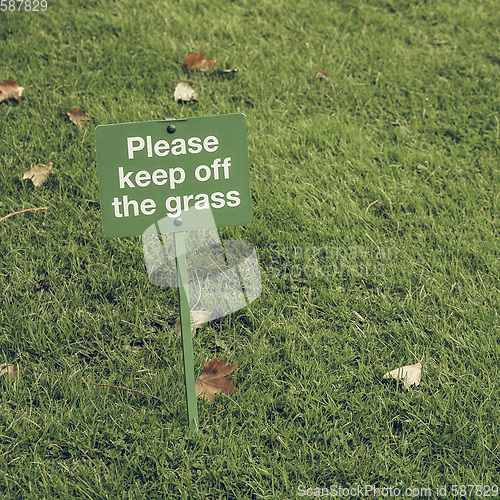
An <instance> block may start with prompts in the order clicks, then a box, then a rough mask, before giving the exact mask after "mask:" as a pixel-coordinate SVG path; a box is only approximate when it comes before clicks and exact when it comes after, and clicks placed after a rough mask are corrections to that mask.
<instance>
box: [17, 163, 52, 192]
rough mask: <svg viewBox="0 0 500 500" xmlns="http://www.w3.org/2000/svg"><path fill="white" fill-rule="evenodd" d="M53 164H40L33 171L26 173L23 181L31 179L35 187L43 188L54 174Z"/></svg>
mask: <svg viewBox="0 0 500 500" xmlns="http://www.w3.org/2000/svg"><path fill="white" fill-rule="evenodd" d="M53 173H54V172H53V171H52V163H47V165H42V164H41V163H39V164H38V165H35V166H34V167H33V168H32V169H31V170H28V171H27V172H25V173H24V175H23V179H31V181H32V182H33V184H34V185H35V186H41V185H42V184H43V183H44V182H45V181H46V180H47V179H48V177H49V175H50V174H53Z"/></svg>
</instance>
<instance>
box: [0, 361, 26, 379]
mask: <svg viewBox="0 0 500 500" xmlns="http://www.w3.org/2000/svg"><path fill="white" fill-rule="evenodd" d="M20 371H21V364H20V363H2V364H0V377H1V376H2V375H8V376H9V377H10V378H11V379H13V380H17V379H18V378H19V372H20Z"/></svg>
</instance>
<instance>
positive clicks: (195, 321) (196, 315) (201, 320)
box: [175, 311, 210, 337]
mask: <svg viewBox="0 0 500 500" xmlns="http://www.w3.org/2000/svg"><path fill="white" fill-rule="evenodd" d="M209 317H210V313H209V312H208V311H191V332H192V334H193V337H194V336H195V334H196V330H198V328H201V327H202V326H203V325H204V324H205V323H206V322H207V321H208V318H209ZM175 331H176V332H177V333H178V334H179V335H180V334H181V318H177V319H176V320H175Z"/></svg>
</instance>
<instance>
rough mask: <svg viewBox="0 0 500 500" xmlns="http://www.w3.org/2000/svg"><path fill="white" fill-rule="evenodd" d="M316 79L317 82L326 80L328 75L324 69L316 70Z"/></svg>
mask: <svg viewBox="0 0 500 500" xmlns="http://www.w3.org/2000/svg"><path fill="white" fill-rule="evenodd" d="M316 78H317V79H318V80H327V79H328V75H327V74H326V71H325V70H324V69H321V68H318V69H317V70H316Z"/></svg>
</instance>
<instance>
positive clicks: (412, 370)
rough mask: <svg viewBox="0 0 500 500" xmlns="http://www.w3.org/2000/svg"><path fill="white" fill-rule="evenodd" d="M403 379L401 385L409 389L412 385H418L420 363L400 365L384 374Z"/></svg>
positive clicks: (420, 369) (420, 373) (387, 376)
mask: <svg viewBox="0 0 500 500" xmlns="http://www.w3.org/2000/svg"><path fill="white" fill-rule="evenodd" d="M390 377H392V378H393V379H396V380H402V381H403V387H404V388H405V389H409V387H410V386H412V385H420V380H421V378H422V363H415V364H414V365H407V366H401V367H400V368H395V369H394V370H391V371H390V372H387V373H386V374H384V378H390Z"/></svg>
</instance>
